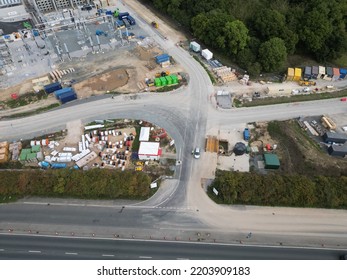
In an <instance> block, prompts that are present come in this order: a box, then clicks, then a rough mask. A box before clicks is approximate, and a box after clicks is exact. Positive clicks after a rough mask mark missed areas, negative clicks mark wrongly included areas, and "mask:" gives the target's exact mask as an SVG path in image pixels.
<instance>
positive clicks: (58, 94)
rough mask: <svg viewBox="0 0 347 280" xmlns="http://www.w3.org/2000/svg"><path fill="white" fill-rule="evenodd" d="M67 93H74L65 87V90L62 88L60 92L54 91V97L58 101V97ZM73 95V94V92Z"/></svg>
mask: <svg viewBox="0 0 347 280" xmlns="http://www.w3.org/2000/svg"><path fill="white" fill-rule="evenodd" d="M67 92H74V90H73V89H72V88H71V87H67V88H63V89H60V90H56V91H55V92H54V95H55V97H56V98H57V99H59V96H60V95H62V94H64V93H67ZM74 93H75V92H74Z"/></svg>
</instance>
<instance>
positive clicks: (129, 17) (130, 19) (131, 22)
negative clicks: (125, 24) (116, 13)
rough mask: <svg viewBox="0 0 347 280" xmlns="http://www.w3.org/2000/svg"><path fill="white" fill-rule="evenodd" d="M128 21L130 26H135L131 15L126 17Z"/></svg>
mask: <svg viewBox="0 0 347 280" xmlns="http://www.w3.org/2000/svg"><path fill="white" fill-rule="evenodd" d="M128 21H129V23H130V25H135V24H136V21H135V19H134V18H133V17H132V16H131V15H128Z"/></svg>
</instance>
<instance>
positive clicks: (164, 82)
mask: <svg viewBox="0 0 347 280" xmlns="http://www.w3.org/2000/svg"><path fill="white" fill-rule="evenodd" d="M160 80H161V85H162V86H166V85H167V81H166V79H165V77H161V78H160Z"/></svg>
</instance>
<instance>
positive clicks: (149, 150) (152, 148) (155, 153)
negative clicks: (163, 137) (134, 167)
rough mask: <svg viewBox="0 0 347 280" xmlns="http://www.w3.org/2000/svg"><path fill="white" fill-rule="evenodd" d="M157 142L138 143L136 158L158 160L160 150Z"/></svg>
mask: <svg viewBox="0 0 347 280" xmlns="http://www.w3.org/2000/svg"><path fill="white" fill-rule="evenodd" d="M159 145H160V143H159V142H140V148H139V152H138V156H139V159H140V160H159V158H160V156H161V148H160V146H159Z"/></svg>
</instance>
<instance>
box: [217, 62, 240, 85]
mask: <svg viewBox="0 0 347 280" xmlns="http://www.w3.org/2000/svg"><path fill="white" fill-rule="evenodd" d="M213 71H214V72H215V73H216V75H217V76H218V78H220V79H221V80H222V81H223V83H227V82H231V81H235V80H236V79H237V76H236V74H235V70H234V69H233V70H231V68H230V67H226V66H222V67H217V68H214V69H213Z"/></svg>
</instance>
